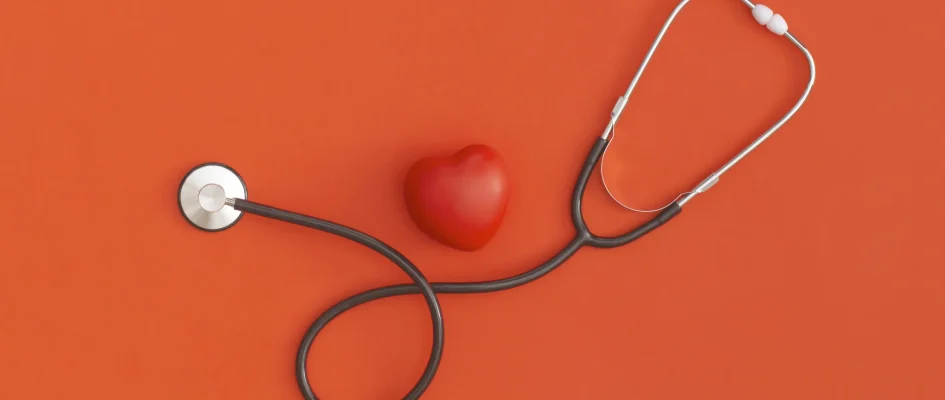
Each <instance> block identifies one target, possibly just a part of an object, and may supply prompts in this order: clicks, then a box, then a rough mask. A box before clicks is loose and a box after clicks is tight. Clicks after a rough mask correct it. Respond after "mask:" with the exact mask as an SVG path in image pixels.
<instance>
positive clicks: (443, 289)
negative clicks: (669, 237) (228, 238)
mask: <svg viewBox="0 0 945 400" xmlns="http://www.w3.org/2000/svg"><path fill="white" fill-rule="evenodd" d="M606 147H607V141H606V140H603V139H597V140H596V141H595V142H594V145H593V147H592V148H591V150H590V152H589V153H588V155H587V158H586V159H585V162H584V166H583V167H582V168H581V173H580V175H579V176H578V179H577V182H576V183H575V185H574V191H573V193H572V196H571V219H572V222H573V224H574V228H575V230H576V231H577V234H576V235H575V237H574V239H572V240H571V241H570V242H569V243H568V244H567V245H565V247H564V248H563V249H561V250H560V251H559V252H558V253H557V254H555V255H554V256H553V257H551V258H549V259H548V260H547V261H545V262H544V263H542V264H541V265H539V266H537V267H535V268H532V269H530V270H528V271H525V272H523V273H521V274H518V275H515V276H511V277H508V278H503V279H496V280H491V281H480V282H443V283H430V282H429V281H427V280H426V278H425V277H424V276H423V274H422V273H421V272H420V270H418V269H417V267H416V266H414V265H413V264H412V263H411V262H410V261H409V260H407V258H406V257H404V256H403V255H402V254H400V253H399V252H397V251H396V250H394V249H393V248H392V247H390V246H388V245H387V244H385V243H384V242H381V241H380V240H378V239H376V238H374V237H371V236H369V235H367V234H365V233H362V232H360V231H357V230H355V229H352V228H349V227H346V226H343V225H339V224H336V223H333V222H330V221H326V220H322V219H318V218H314V217H309V216H306V215H302V214H297V213H293V212H290V211H285V210H279V209H276V208H273V207H270V206H266V205H262V204H259V203H254V202H251V201H248V200H240V199H237V200H236V201H235V204H234V205H233V207H234V208H235V209H236V210H239V211H243V212H245V213H250V214H256V215H260V216H263V217H268V218H273V219H277V220H280V221H285V222H289V223H293V224H296V225H301V226H305V227H308V228H314V229H318V230H321V231H324V232H327V233H331V234H334V235H338V236H341V237H344V238H347V239H350V240H353V241H355V242H357V243H360V244H362V245H364V246H366V247H368V248H370V249H371V250H374V251H376V252H378V253H380V254H381V255H383V256H385V257H387V258H388V259H389V260H391V261H392V262H394V264H396V265H397V266H398V267H400V269H402V270H403V271H404V272H405V273H406V274H407V275H408V276H409V277H410V279H411V280H413V282H414V284H403V285H392V286H385V287H381V288H377V289H371V290H368V291H365V292H361V293H359V294H356V295H354V296H351V297H348V298H347V299H344V300H342V301H340V302H338V303H337V304H335V305H334V306H332V307H331V308H329V309H328V310H326V311H325V312H323V313H322V314H321V315H320V316H319V317H318V318H317V319H316V320H315V322H313V323H312V325H311V326H310V327H309V329H308V331H307V332H306V333H305V335H304V336H303V338H302V343H301V344H300V345H299V350H298V354H297V355H296V361H295V371H296V381H297V383H298V385H299V389H300V390H301V392H302V396H303V397H304V398H305V400H318V397H317V396H316V395H315V392H314V390H313V389H312V387H311V384H310V383H309V381H308V373H307V370H306V365H305V364H306V362H307V360H308V357H309V352H310V351H311V347H312V343H314V341H315V337H316V336H318V334H319V332H321V331H322V329H324V328H325V326H326V325H328V323H329V322H331V320H333V319H334V318H335V317H337V316H338V315H340V314H341V313H343V312H345V311H348V310H350V309H352V308H354V307H357V306H359V305H361V304H365V303H368V302H371V301H374V300H379V299H384V298H388V297H394V296H402V295H407V294H420V295H423V297H424V299H425V300H426V302H427V306H428V308H429V309H430V316H431V318H432V320H433V348H432V350H431V352H430V358H429V360H428V361H427V365H426V368H424V370H423V374H422V375H421V376H420V379H419V380H418V381H417V383H416V384H415V385H414V387H413V389H411V390H410V392H408V393H407V394H406V395H405V396H404V397H403V398H404V399H405V400H416V399H418V398H420V396H421V395H422V394H423V392H425V391H426V389H427V388H428V387H429V386H430V383H431V382H432V381H433V377H434V375H436V370H437V368H438V367H439V364H440V361H441V360H442V357H443V341H444V333H443V312H442V309H441V308H440V304H439V301H438V299H437V297H436V295H437V294H443V293H448V294H468V293H488V292H497V291H501V290H507V289H512V288H515V287H518V286H521V285H524V284H526V283H529V282H532V281H534V280H536V279H538V278H541V277H543V276H545V275H547V274H548V273H550V272H551V271H553V270H554V269H555V268H557V267H559V266H561V265H562V264H564V262H565V261H567V260H568V259H569V258H571V256H573V255H574V253H576V252H577V251H578V250H579V249H580V248H581V247H583V246H585V245H587V246H592V247H600V248H613V247H618V246H623V245H625V244H628V243H630V242H632V241H634V240H636V239H639V238H640V237H642V236H643V235H645V234H647V233H649V232H651V231H652V230H654V229H656V228H658V227H660V226H662V225H663V224H665V223H666V222H668V221H669V220H670V219H672V218H673V217H675V216H676V215H678V214H679V212H680V211H681V210H682V209H681V208H680V207H679V205H678V204H673V205H672V206H670V207H667V208H666V210H664V211H663V212H662V213H660V214H659V215H657V216H656V217H655V218H653V219H652V220H650V221H649V222H647V223H645V224H643V225H641V226H639V227H637V228H636V229H633V230H632V231H630V232H627V233H626V234H624V235H621V236H617V237H612V238H610V237H600V236H596V235H594V234H593V233H591V232H590V230H589V229H588V228H587V224H586V223H585V222H584V216H583V213H582V210H581V203H582V199H583V197H584V190H585V188H586V186H587V182H588V179H589V178H590V175H591V173H592V171H593V170H594V166H595V165H596V164H597V162H598V160H599V159H600V157H601V155H602V154H603V152H604V149H605V148H606Z"/></svg>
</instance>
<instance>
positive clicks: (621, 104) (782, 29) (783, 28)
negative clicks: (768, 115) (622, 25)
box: [600, 0, 817, 213]
mask: <svg viewBox="0 0 945 400" xmlns="http://www.w3.org/2000/svg"><path fill="white" fill-rule="evenodd" d="M689 1H690V0H683V1H681V2H680V3H679V5H677V6H676V9H674V10H673V12H672V14H670V15H669V18H668V19H667V20H666V22H665V23H664V24H663V28H662V29H660V32H659V34H657V35H656V40H654V41H653V44H652V45H651V46H650V50H649V51H648V52H647V53H646V57H644V58H643V63H642V64H640V68H639V69H637V73H636V75H634V76H633V80H631V81H630V87H628V88H627V91H626V93H624V94H623V96H620V97H619V98H618V99H617V104H615V105H614V109H613V111H611V113H610V123H608V124H607V128H606V129H604V133H603V135H601V137H602V138H604V139H608V143H610V142H613V140H614V136H615V130H616V126H617V120H619V119H620V114H621V113H623V110H624V108H625V107H626V106H627V100H629V99H630V94H631V93H633V90H634V89H635V88H636V87H637V83H638V82H639V81H640V76H641V75H643V71H644V70H645V69H646V66H647V64H649V63H650V59H651V58H653V53H655V52H656V48H657V47H658V46H659V45H660V42H661V41H662V40H663V36H664V35H666V30H667V29H669V26H670V25H671V24H672V23H673V21H674V20H675V19H676V16H677V15H679V12H680V11H681V10H682V9H683V7H685V6H686V4H688V3H689ZM741 1H742V3H745V5H747V6H748V7H749V8H750V9H751V14H752V16H753V17H754V18H755V21H757V22H758V23H759V24H760V25H763V26H765V27H767V28H768V30H769V31H771V32H772V33H774V34H775V35H778V36H784V37H786V38H787V39H788V40H790V41H791V43H794V45H795V46H797V48H798V49H799V50H800V51H801V52H802V53H804V57H806V58H807V63H808V64H809V65H810V80H809V81H808V82H807V86H806V87H805V88H804V92H803V93H801V97H800V99H798V101H797V103H796V104H795V105H794V107H791V109H790V110H789V111H788V112H787V114H785V115H784V116H783V117H782V118H781V119H780V120H778V122H776V123H775V124H774V125H772V126H771V127H770V128H768V130H767V131H765V132H764V133H762V134H761V136H758V138H757V139H755V140H754V141H753V142H752V143H751V144H749V145H748V146H747V147H745V148H744V149H743V150H742V151H741V152H739V153H738V154H737V155H735V157H733V158H732V159H731V160H729V161H728V162H727V163H725V164H724V165H722V167H721V168H719V169H718V170H716V171H715V172H713V173H711V174H709V176H707V177H706V178H705V179H704V180H702V182H700V183H699V184H698V185H696V186H695V187H694V188H693V189H691V190H689V191H686V192H682V193H680V194H679V195H677V196H676V197H675V198H674V199H673V200H671V201H670V202H669V203H667V204H666V205H664V206H662V207H660V208H656V209H642V208H635V207H631V206H629V205H627V204H625V203H623V202H621V201H620V200H618V199H617V197H616V196H614V194H613V193H612V192H611V190H610V187H608V186H607V179H606V178H605V177H604V161H605V160H606V157H607V152H606V150H605V151H604V156H603V157H601V162H600V164H601V165H600V177H601V181H602V182H603V184H604V189H605V190H606V191H607V194H608V195H609V196H610V198H611V199H613V200H614V201H615V202H617V204H620V205H621V206H622V207H624V208H626V209H628V210H631V211H636V212H644V213H647V212H656V211H660V210H663V209H665V208H666V207H669V205H670V204H674V203H679V205H680V206H681V205H684V204H686V203H688V202H689V201H690V200H692V198H693V197H695V196H696V195H698V194H700V193H703V192H705V191H707V190H709V189H710V188H711V187H712V186H713V185H715V184H716V183H718V181H719V178H720V177H721V176H722V174H724V173H725V172H726V171H728V170H729V169H731V168H732V167H733V166H735V164H737V163H738V162H739V161H741V159H742V158H744V157H745V156H747V155H748V153H751V152H752V151H753V150H755V148H757V147H758V146H759V145H761V143H762V142H764V141H765V140H768V138H769V137H771V135H772V134H774V132H775V131H777V130H778V129H780V128H781V126H783V125H784V123H786V122H787V121H788V120H789V119H791V117H793V116H794V114H795V113H796V112H797V110H798V109H800V108H801V105H803V104H804V102H805V101H807V96H808V95H809V94H810V91H811V89H812V88H813V87H814V79H815V78H816V75H817V69H816V68H815V66H814V57H813V56H812V55H811V54H810V51H808V50H807V48H806V47H804V45H803V44H801V42H800V41H798V40H797V38H795V37H794V35H792V34H791V33H790V32H788V25H787V21H786V20H785V19H784V17H782V16H781V15H780V14H776V13H775V12H774V11H772V10H771V9H770V8H768V7H767V6H764V5H761V4H758V5H755V4H753V3H752V2H751V1H749V0H741ZM609 147H610V145H609V144H608V148H609Z"/></svg>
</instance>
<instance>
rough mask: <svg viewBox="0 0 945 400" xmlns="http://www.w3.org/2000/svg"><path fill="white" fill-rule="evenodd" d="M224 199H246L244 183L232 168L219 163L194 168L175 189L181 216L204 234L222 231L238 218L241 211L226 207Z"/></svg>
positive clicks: (241, 214) (237, 220)
mask: <svg viewBox="0 0 945 400" xmlns="http://www.w3.org/2000/svg"><path fill="white" fill-rule="evenodd" d="M227 199H246V183H245V182H243V178H242V177H240V175H239V174H237V173H236V171H234V170H233V168H230V167H229V166H227V165H224V164H220V163H205V164H200V165H198V166H196V167H194V169H192V170H190V172H188V173H187V175H185V176H184V179H183V180H181V182H180V188H179V189H178V190H177V205H178V206H179V207H180V212H181V214H183V215H184V218H185V219H187V222H190V224H191V225H193V226H194V227H196V228H197V229H200V230H203V231H207V232H217V231H222V230H224V229H227V228H229V227H231V226H233V225H235V224H236V223H237V222H239V220H240V218H242V216H243V213H242V212H241V211H237V210H235V209H233V207H229V206H227V205H226V201H227Z"/></svg>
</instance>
